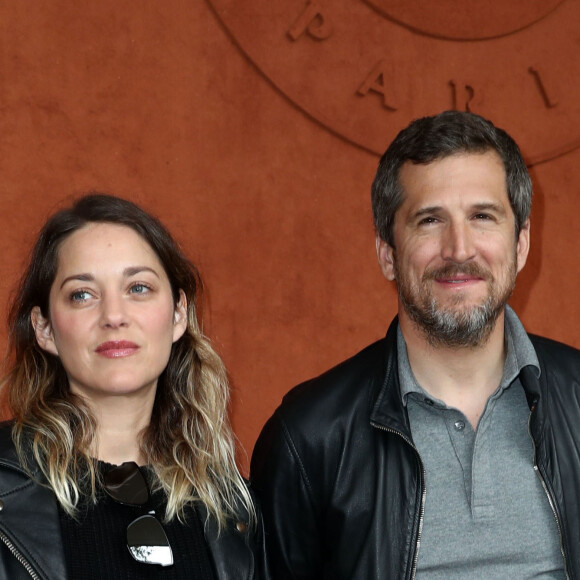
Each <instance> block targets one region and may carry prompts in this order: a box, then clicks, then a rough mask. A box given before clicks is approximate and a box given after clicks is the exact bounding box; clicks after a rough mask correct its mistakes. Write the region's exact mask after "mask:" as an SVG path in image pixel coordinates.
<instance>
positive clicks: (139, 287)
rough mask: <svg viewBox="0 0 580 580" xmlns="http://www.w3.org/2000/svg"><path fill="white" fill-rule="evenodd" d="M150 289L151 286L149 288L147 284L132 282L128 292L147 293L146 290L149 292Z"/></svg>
mask: <svg viewBox="0 0 580 580" xmlns="http://www.w3.org/2000/svg"><path fill="white" fill-rule="evenodd" d="M150 290H151V288H149V286H146V285H145V284H133V285H132V286H131V288H130V289H129V292H130V293H131V294H147V292H149V291H150Z"/></svg>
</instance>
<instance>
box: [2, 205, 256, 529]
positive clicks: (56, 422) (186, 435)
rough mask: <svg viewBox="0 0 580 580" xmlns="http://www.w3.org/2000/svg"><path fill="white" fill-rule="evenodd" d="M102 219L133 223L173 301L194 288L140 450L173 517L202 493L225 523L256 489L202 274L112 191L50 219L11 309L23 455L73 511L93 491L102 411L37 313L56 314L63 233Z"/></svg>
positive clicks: (12, 401) (10, 396) (17, 434)
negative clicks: (241, 462) (41, 334)
mask: <svg viewBox="0 0 580 580" xmlns="http://www.w3.org/2000/svg"><path fill="white" fill-rule="evenodd" d="M95 222H99V223H103V222H104V223H111V224H118V225H123V226H127V227H129V228H131V229H133V230H134V231H136V232H137V233H138V234H139V235H140V236H141V237H142V238H143V239H144V240H146V241H147V243H148V244H149V245H150V246H151V248H152V249H153V250H154V251H155V253H156V254H157V256H158V258H159V260H160V261H161V263H162V264H163V267H164V268H165V271H166V273H167V277H168V278H169V283H170V285H171V290H172V294H173V300H174V303H176V304H177V301H178V300H179V292H180V290H182V291H183V292H184V293H185V296H186V297H187V311H188V312H187V317H188V324H187V330H186V331H185V333H184V334H183V336H182V337H181V338H180V339H179V340H177V341H176V342H175V343H174V344H173V345H172V348H171V354H170V357H169V362H168V364H167V367H166V368H165V370H164V371H163V373H162V374H161V376H160V377H159V380H158V383H157V391H156V395H155V404H154V406H153V413H152V417H151V421H150V424H149V426H148V427H146V428H145V430H144V431H143V432H142V440H141V449H142V453H143V456H144V458H145V459H146V461H147V463H148V464H150V465H151V466H152V467H153V469H154V472H155V485H154V487H155V488H162V489H163V490H165V492H166V494H167V498H168V502H167V511H166V519H167V520H170V519H172V518H173V517H174V516H177V517H178V518H179V519H183V517H184V508H185V506H186V505H188V504H190V503H192V502H194V501H196V500H199V501H201V502H203V504H204V505H205V506H206V508H207V510H208V512H209V513H210V514H212V515H213V516H215V518H216V519H217V521H218V522H219V524H220V525H222V524H223V523H224V522H225V519H226V518H227V517H228V516H229V515H233V513H234V510H235V506H236V505H239V504H240V502H241V504H242V505H243V506H244V507H245V508H246V509H247V510H248V512H249V513H250V515H251V516H253V513H254V512H253V508H252V501H251V498H250V496H249V494H248V491H247V488H246V486H245V483H244V481H243V479H242V477H241V476H240V474H239V472H238V470H237V468H236V464H235V444H234V437H233V433H232V431H231V427H230V424H229V421H228V417H227V406H228V394H229V390H228V383H227V376H226V371H225V368H224V366H223V363H222V361H221V360H220V358H219V357H218V355H217V354H216V352H215V351H214V350H213V349H212V347H211V345H210V343H209V341H208V340H207V338H206V337H204V336H203V334H202V331H201V329H200V326H199V322H198V319H197V314H196V302H197V301H198V300H199V293H200V290H201V280H200V277H199V274H198V272H197V270H196V268H195V267H194V266H193V264H191V263H190V262H189V261H188V260H187V259H186V258H185V256H184V255H183V253H182V252H181V250H180V249H179V247H178V246H177V244H176V243H175V241H174V240H173V239H172V237H171V235H170V234H169V232H168V231H167V230H166V229H165V227H164V226H163V225H162V224H161V223H160V222H159V220H157V219H156V218H154V217H152V216H151V215H149V214H148V213H146V212H145V211H144V210H142V209H141V208H139V207H138V206H136V205H135V204H133V203H131V202H129V201H126V200H124V199H120V198H117V197H113V196H109V195H102V194H89V195H86V196H84V197H81V198H80V199H79V200H78V201H77V202H76V203H75V204H74V205H73V206H72V207H71V208H70V209H64V210H62V211H59V212H58V213H56V214H55V215H53V216H52V217H51V218H50V219H49V220H48V221H47V223H46V224H45V226H44V227H43V228H42V231H41V232H40V235H39V237H38V240H37V242H36V245H35V246H34V248H33V250H32V254H31V257H30V263H29V265H28V268H27V270H26V271H25V273H24V275H23V276H22V279H21V281H20V286H19V289H18V293H17V295H16V297H15V300H14V302H13V304H12V307H11V309H10V315H9V324H10V349H11V355H12V361H11V367H10V370H9V373H8V375H7V378H6V379H5V381H4V388H5V389H6V395H7V400H8V404H9V408H10V411H11V413H12V415H13V416H14V421H15V423H14V428H13V437H14V441H15V443H16V447H17V449H18V453H19V456H20V458H21V460H22V462H23V463H24V465H25V466H28V465H29V464H28V463H27V461H28V460H27V457H29V456H30V451H32V454H33V456H34V458H35V459H36V461H37V462H38V464H39V466H40V468H41V470H42V472H43V473H44V475H45V477H46V478H47V479H48V482H49V484H50V486H51V488H52V489H53V490H54V492H55V494H56V496H57V498H58V501H59V502H60V504H61V505H62V507H63V508H64V510H66V512H67V513H69V514H70V515H71V516H75V515H76V513H77V506H78V503H79V500H81V499H82V498H83V497H85V496H86V495H87V494H88V495H89V497H91V498H92V500H93V501H94V500H95V497H96V495H95V494H96V491H95V490H96V481H97V480H98V472H97V470H96V468H95V462H94V460H93V459H91V457H90V449H92V448H94V443H95V438H96V427H97V425H96V421H95V418H94V417H93V415H92V414H91V412H90V410H89V407H88V406H87V404H86V403H85V402H84V401H83V399H82V398H81V397H79V396H76V395H74V394H73V393H72V392H71V391H70V389H69V384H68V379H67V375H66V372H65V369H64V368H63V366H62V364H61V362H60V359H59V358H58V357H56V356H53V355H51V354H50V353H47V352H46V351H44V350H43V349H42V348H40V346H39V345H38V343H37V341H36V336H35V333H34V329H33V327H32V324H31V320H30V315H31V312H32V309H33V308H34V307H35V306H38V307H40V310H41V312H42V315H43V316H44V317H46V318H47V319H50V312H49V294H50V289H51V287H52V284H53V282H54V279H55V276H56V272H57V268H58V256H59V248H60V246H61V244H62V242H63V241H64V240H65V239H67V237H68V236H70V235H71V234H72V233H73V232H75V231H77V230H79V229H81V228H83V227H84V226H86V225H87V224H90V223H95ZM87 490H89V491H87Z"/></svg>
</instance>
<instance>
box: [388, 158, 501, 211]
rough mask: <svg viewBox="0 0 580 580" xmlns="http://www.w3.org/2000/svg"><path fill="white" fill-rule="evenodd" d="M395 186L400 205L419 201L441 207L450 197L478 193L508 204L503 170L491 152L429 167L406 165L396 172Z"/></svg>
mask: <svg viewBox="0 0 580 580" xmlns="http://www.w3.org/2000/svg"><path fill="white" fill-rule="evenodd" d="M399 183H400V185H401V188H402V205H409V203H413V204H415V203H421V199H423V198H425V199H430V200H431V202H434V203H437V202H436V201H435V200H436V199H440V200H441V201H440V203H443V202H444V201H445V200H447V199H448V198H449V197H450V196H455V197H457V196H462V195H464V196H466V197H467V196H473V195H476V194H477V193H478V192H479V193H480V194H481V195H482V196H483V198H485V197H486V196H489V195H492V196H493V197H498V196H499V197H502V198H504V200H505V201H506V202H508V203H509V200H508V192H507V181H506V171H505V167H504V164H503V162H502V160H501V158H500V156H499V155H498V154H497V153H496V152H495V151H493V150H488V151H485V152H481V153H479V152H469V153H466V152H460V153H454V154H452V155H447V156H445V157H442V158H437V159H435V160H433V161H431V162H429V163H414V162H412V161H407V162H406V163H404V164H403V165H402V167H401V169H400V171H399ZM483 198H482V200H481V202H483V201H484V199H483Z"/></svg>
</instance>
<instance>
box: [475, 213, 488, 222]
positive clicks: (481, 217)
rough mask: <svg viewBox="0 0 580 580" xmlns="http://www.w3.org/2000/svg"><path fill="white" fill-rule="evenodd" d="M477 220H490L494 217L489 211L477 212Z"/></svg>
mask: <svg viewBox="0 0 580 580" xmlns="http://www.w3.org/2000/svg"><path fill="white" fill-rule="evenodd" d="M474 217H475V219H476V220H490V219H492V217H491V216H490V215H489V214H488V213H477V214H475V216H474Z"/></svg>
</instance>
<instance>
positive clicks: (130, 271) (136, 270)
mask: <svg viewBox="0 0 580 580" xmlns="http://www.w3.org/2000/svg"><path fill="white" fill-rule="evenodd" d="M141 272H151V273H152V274H153V275H155V276H156V277H157V278H159V274H158V273H157V272H156V271H155V270H154V269H153V268H150V267H149V266H131V267H129V268H125V269H124V270H123V276H124V277H125V278H131V276H136V275H137V274H140V273H141ZM72 280H75V281H80V282H94V281H95V277H94V276H93V275H92V274H88V273H82V274H72V275H71V276H67V277H66V278H65V279H64V280H63V281H62V283H61V285H60V287H61V288H62V287H63V286H64V285H65V284H66V283H67V282H71V281H72Z"/></svg>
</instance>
